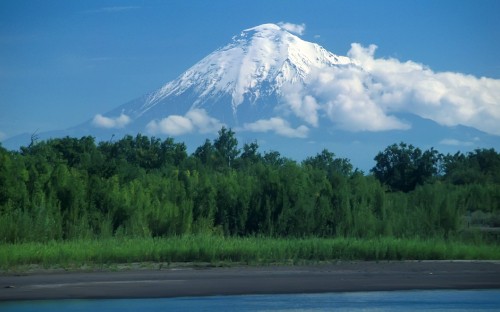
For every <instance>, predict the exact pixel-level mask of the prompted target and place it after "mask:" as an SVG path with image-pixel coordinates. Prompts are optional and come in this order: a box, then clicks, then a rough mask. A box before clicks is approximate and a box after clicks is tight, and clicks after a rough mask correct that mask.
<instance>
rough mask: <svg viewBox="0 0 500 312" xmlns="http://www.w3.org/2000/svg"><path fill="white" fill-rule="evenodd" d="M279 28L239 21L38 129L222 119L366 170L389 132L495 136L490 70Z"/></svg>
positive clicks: (496, 143)
mask: <svg viewBox="0 0 500 312" xmlns="http://www.w3.org/2000/svg"><path fill="white" fill-rule="evenodd" d="M287 29H288V28H287V27H284V26H283V25H281V24H280V25H276V24H264V25H260V26H257V27H253V28H249V29H246V30H244V31H242V32H241V34H239V35H237V36H235V37H233V38H232V41H231V42H230V43H229V44H228V45H226V46H224V47H222V48H220V49H218V50H216V51H214V52H213V53H211V54H209V55H208V56H207V57H205V58H204V59H202V60H201V61H199V62H198V63H196V64H195V65H194V66H192V67H191V68H189V69H188V70H187V71H186V72H184V73H182V74H181V75H180V76H179V77H178V78H177V79H175V80H173V81H170V82H168V83H167V84H165V85H164V86H162V87H161V88H159V89H158V90H156V91H154V92H152V93H150V94H147V95H145V96H143V97H140V98H138V99H136V100H133V101H131V102H128V103H126V104H124V105H122V106H120V107H117V108H116V109H114V110H112V111H110V112H107V113H104V114H97V115H95V116H94V118H92V119H91V120H89V121H87V122H85V123H84V124H81V125H78V126H76V127H74V128H71V129H67V130H65V131H58V132H54V133H47V134H41V135H40V138H42V139H43V138H46V137H50V136H62V135H70V136H82V135H92V136H95V137H96V138H97V139H98V140H108V139H110V138H111V137H112V136H115V137H121V136H122V135H124V134H132V135H135V134H137V133H143V134H147V135H154V136H159V137H166V136H172V137H174V138H176V139H177V140H179V141H184V142H186V143H187V144H188V147H189V148H190V149H191V150H193V149H194V148H196V147H197V146H199V145H200V144H201V143H202V142H203V141H204V139H205V138H212V137H214V136H215V135H216V133H217V131H218V130H219V129H220V128H221V127H222V126H226V127H231V128H232V129H233V130H235V131H236V133H237V135H238V138H239V140H240V142H249V141H253V140H257V141H258V142H259V144H260V145H261V149H263V150H277V151H280V152H281V153H282V154H283V155H286V156H288V157H292V158H298V159H300V158H303V157H306V156H312V155H314V153H316V152H319V151H321V150H322V149H323V148H328V149H329V150H331V151H333V152H335V153H336V154H337V155H339V156H342V157H348V158H350V159H351V160H352V161H353V163H354V164H355V165H357V166H360V167H361V168H362V169H365V170H366V169H368V168H370V166H371V161H372V159H373V157H374V156H375V154H376V152H378V151H380V150H382V149H384V148H385V147H386V146H387V145H389V144H392V143H397V142H399V141H405V142H407V143H411V144H414V145H417V146H420V147H422V148H430V147H435V148H437V149H438V150H440V151H442V152H454V151H456V150H458V149H460V150H471V149H473V148H478V147H494V148H496V149H499V148H500V137H499V135H500V128H499V127H498V126H497V124H498V123H497V120H498V118H500V108H499V105H500V104H499V103H500V102H499V99H500V82H499V81H498V80H494V79H488V78H480V79H478V78H475V77H473V76H465V75H462V74H456V73H434V72H433V71H432V70H430V69H429V68H427V67H425V66H423V65H421V64H417V63H414V62H411V61H408V62H399V61H397V60H394V59H376V58H374V52H375V49H376V46H373V45H372V46H369V47H368V48H365V47H362V46H361V45H359V44H352V47H351V50H350V51H349V53H348V56H338V55H335V54H333V53H331V52H329V51H327V50H325V49H324V48H323V47H321V46H319V45H317V44H315V43H311V42H307V41H304V40H302V39H301V38H299V37H298V36H296V35H294V34H292V33H291V32H289V31H287ZM24 140H25V141H26V138H24ZM5 143H6V144H4V146H9V143H8V142H5ZM28 143H29V141H28V142H23V143H21V144H24V145H26V144H28ZM10 145H11V146H12V144H10ZM297 146H300V148H297Z"/></svg>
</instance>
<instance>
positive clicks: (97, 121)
mask: <svg viewBox="0 0 500 312" xmlns="http://www.w3.org/2000/svg"><path fill="white" fill-rule="evenodd" d="M130 121H131V119H130V117H129V116H127V115H125V114H124V113H122V114H121V115H120V116H118V117H114V118H113V117H105V116H103V115H101V114H97V115H95V116H94V119H92V125H94V126H95V127H98V128H106V129H113V128H115V129H120V128H124V127H125V126H126V125H127V124H129V123H130Z"/></svg>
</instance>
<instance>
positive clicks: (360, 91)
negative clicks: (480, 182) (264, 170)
mask: <svg viewBox="0 0 500 312" xmlns="http://www.w3.org/2000/svg"><path fill="white" fill-rule="evenodd" d="M376 49H377V46H375V45H370V46H368V47H363V46H361V45H360V44H357V43H353V44H352V46H351V49H350V51H349V53H348V56H349V57H350V58H352V59H353V61H354V64H353V65H345V66H335V67H326V68H317V69H313V70H312V71H311V72H310V73H309V75H308V76H307V77H306V78H305V84H302V83H294V84H290V85H287V86H284V88H283V93H282V99H283V102H282V105H281V107H280V109H282V110H283V109H284V110H285V111H288V112H289V113H292V114H294V115H295V116H297V117H298V118H301V119H302V120H304V122H306V123H307V124H308V125H311V126H314V127H317V126H319V123H320V122H321V120H322V119H321V118H322V117H326V118H327V119H329V120H330V121H331V122H333V123H334V124H335V125H336V126H337V127H338V128H341V129H344V130H349V131H385V130H393V129H400V130H404V129H408V128H410V125H409V124H406V123H405V122H404V121H401V120H399V119H398V118H397V117H396V116H395V114H397V113H412V114H416V115H418V116H421V117H423V118H428V119H432V120H434V121H435V122H437V123H439V124H443V125H447V126H454V125H459V124H461V125H465V126H470V127H474V128H477V129H479V130H482V131H485V132H487V133H491V134H496V135H500V126H498V125H499V124H500V80H496V79H490V78H484V77H482V78H477V77H474V76H471V75H464V74H461V73H453V72H441V73H436V72H433V71H432V70H431V69H429V68H428V67H426V66H424V65H422V64H419V63H416V62H413V61H406V62H401V61H399V60H396V59H392V58H389V59H383V58H375V56H374V55H375V51H376Z"/></svg>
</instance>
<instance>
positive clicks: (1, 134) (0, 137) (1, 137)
mask: <svg viewBox="0 0 500 312" xmlns="http://www.w3.org/2000/svg"><path fill="white" fill-rule="evenodd" d="M6 138H7V134H6V133H5V132H3V131H0V142H2V141H3V140H5V139H6Z"/></svg>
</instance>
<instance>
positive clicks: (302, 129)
mask: <svg viewBox="0 0 500 312" xmlns="http://www.w3.org/2000/svg"><path fill="white" fill-rule="evenodd" d="M243 130H247V131H252V132H269V131H272V132H274V133H276V134H278V135H281V136H285V137H289V138H306V137H307V135H308V133H309V128H308V127H306V126H304V125H302V126H299V127H297V128H292V127H291V126H290V124H289V123H288V121H286V120H284V119H282V118H279V117H273V118H270V119H260V120H257V121H256V122H253V123H246V124H244V125H243Z"/></svg>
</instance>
